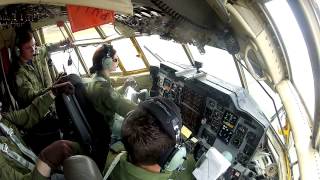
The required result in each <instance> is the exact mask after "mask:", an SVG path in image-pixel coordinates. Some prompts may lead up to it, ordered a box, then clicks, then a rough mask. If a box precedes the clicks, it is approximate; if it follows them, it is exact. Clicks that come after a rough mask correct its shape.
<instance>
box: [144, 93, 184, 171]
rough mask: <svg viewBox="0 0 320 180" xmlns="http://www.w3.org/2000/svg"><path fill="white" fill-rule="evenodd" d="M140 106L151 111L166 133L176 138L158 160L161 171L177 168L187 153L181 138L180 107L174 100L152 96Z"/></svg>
mask: <svg viewBox="0 0 320 180" xmlns="http://www.w3.org/2000/svg"><path fill="white" fill-rule="evenodd" d="M139 106H140V107H141V108H142V109H144V110H146V111H147V112H149V113H151V115H153V116H154V117H155V119H156V120H157V121H158V123H159V125H160V126H161V128H162V129H163V130H164V131H165V133H167V134H168V135H169V136H170V138H173V139H175V140H176V144H175V146H174V147H172V148H170V149H168V150H167V151H166V152H164V153H163V154H161V155H160V159H159V162H158V164H159V165H160V167H161V171H164V170H166V171H174V170H176V169H177V168H178V167H180V166H181V165H182V163H183V162H184V160H185V158H186V155H187V150H186V148H185V147H184V145H183V143H182V138H181V131H180V129H181V127H182V118H181V115H180V110H179V108H178V107H177V106H176V105H175V103H174V102H172V101H170V100H168V99H165V98H162V97H154V98H150V99H148V100H146V101H143V102H141V103H140V104H139Z"/></svg>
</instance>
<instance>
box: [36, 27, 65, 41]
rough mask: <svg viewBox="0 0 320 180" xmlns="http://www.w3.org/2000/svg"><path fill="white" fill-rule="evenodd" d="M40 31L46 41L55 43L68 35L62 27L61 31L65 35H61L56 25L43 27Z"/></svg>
mask: <svg viewBox="0 0 320 180" xmlns="http://www.w3.org/2000/svg"><path fill="white" fill-rule="evenodd" d="M42 31H43V35H44V39H45V42H46V43H57V42H59V41H63V40H64V39H65V37H68V35H67V33H66V31H65V30H64V28H63V27H61V31H62V32H63V34H64V35H65V37H64V36H63V34H62V33H61V31H60V29H59V27H58V26H57V25H52V26H46V27H43V28H42Z"/></svg>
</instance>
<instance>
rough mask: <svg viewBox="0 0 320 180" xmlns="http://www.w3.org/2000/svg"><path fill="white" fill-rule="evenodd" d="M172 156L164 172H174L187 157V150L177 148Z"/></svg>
mask: <svg viewBox="0 0 320 180" xmlns="http://www.w3.org/2000/svg"><path fill="white" fill-rule="evenodd" d="M175 151H176V152H175V153H174V155H173V156H172V158H171V160H170V161H169V162H168V163H167V165H166V167H165V170H167V171H174V170H176V169H177V168H178V167H179V166H181V165H182V164H183V162H184V160H185V158H186V156H187V150H186V148H185V147H184V146H181V147H178V148H177V149H176V150H175Z"/></svg>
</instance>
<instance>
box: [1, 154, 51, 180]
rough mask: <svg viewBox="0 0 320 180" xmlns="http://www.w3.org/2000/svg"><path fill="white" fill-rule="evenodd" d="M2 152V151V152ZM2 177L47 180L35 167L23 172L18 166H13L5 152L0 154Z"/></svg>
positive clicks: (19, 179) (20, 179) (22, 179)
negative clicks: (8, 161)
mask: <svg viewBox="0 0 320 180" xmlns="http://www.w3.org/2000/svg"><path fill="white" fill-rule="evenodd" d="M1 153H2V152H1ZM0 167H1V168H0V179H15V180H47V179H48V178H46V177H44V176H42V175H41V174H40V173H39V172H38V170H37V169H36V168H35V169H33V171H31V172H29V173H26V174H23V173H21V172H20V171H19V170H18V168H15V167H12V166H11V165H10V164H9V163H7V160H6V159H5V157H4V155H3V154H0Z"/></svg>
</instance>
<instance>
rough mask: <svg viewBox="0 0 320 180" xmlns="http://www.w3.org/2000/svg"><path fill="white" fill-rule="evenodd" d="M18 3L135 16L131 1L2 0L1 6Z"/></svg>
mask: <svg viewBox="0 0 320 180" xmlns="http://www.w3.org/2000/svg"><path fill="white" fill-rule="evenodd" d="M18 3H28V4H32V3H34V4H50V5H59V6H65V5H66V4H72V5H78V6H88V7H94V8H100V9H107V10H112V11H115V12H118V13H121V14H128V15H132V14H133V6H132V3H131V0H116V1H115V0H90V1H88V0H77V1H74V0H41V1H39V0H1V1H0V5H8V4H18Z"/></svg>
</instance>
